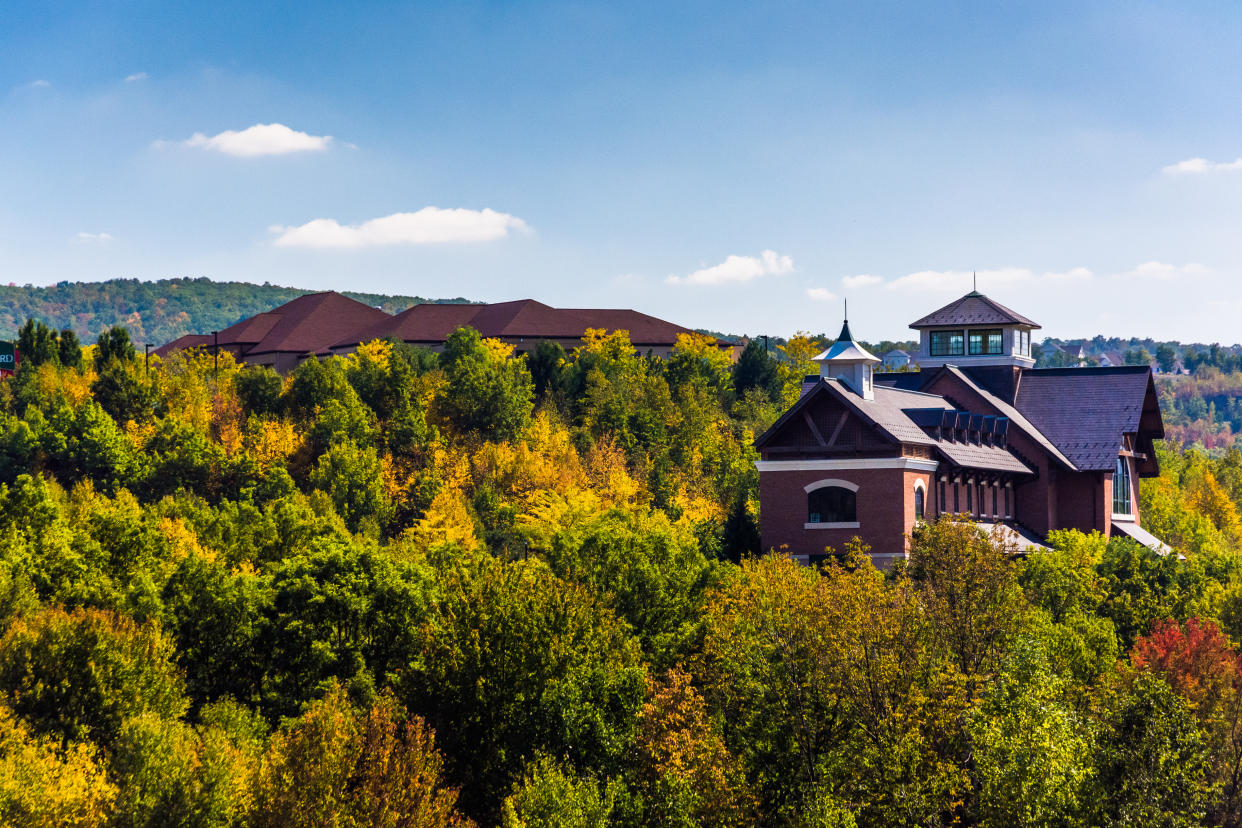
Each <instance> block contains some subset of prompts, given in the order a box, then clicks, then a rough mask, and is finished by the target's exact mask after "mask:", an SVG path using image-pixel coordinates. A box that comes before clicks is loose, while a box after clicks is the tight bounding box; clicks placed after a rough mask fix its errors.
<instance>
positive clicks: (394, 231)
mask: <svg viewBox="0 0 1242 828" xmlns="http://www.w3.org/2000/svg"><path fill="white" fill-rule="evenodd" d="M268 229H269V230H271V231H272V232H273V233H279V234H280V236H279V237H278V238H277V239H276V241H275V242H274V244H275V245H276V246H277V247H316V248H327V247H336V248H357V247H380V246H386V245H396V244H443V243H447V242H484V241H493V240H495V239H502V238H504V237H505V236H507V235H509V232H510V231H516V232H522V233H526V232H530V227H529V226H528V225H527V224H526V222H524V221H522V220H521V219H520V218H518V217H517V216H511V215H509V214H508V213H498V212H496V211H495V210H491V209H483V210H466V209H463V208H460V207H458V208H452V209H447V210H442V209H440V208H439V207H424V208H423V209H421V210H419V211H418V212H415V213H393V214H392V215H391V216H383V217H382V218H376V219H371V220H370V221H364V222H363V223H362V224H353V225H346V224H340V223H339V222H337V221H336V220H335V219H315V220H314V221H308V222H307V223H306V224H303V225H301V226H298V227H281V226H274V227H271V228H268Z"/></svg>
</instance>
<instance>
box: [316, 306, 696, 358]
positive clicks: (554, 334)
mask: <svg viewBox="0 0 1242 828" xmlns="http://www.w3.org/2000/svg"><path fill="white" fill-rule="evenodd" d="M466 325H468V326H470V327H472V328H474V329H475V330H476V331H478V332H479V333H480V334H482V335H483V336H485V337H507V338H516V339H580V338H582V337H583V336H584V335H585V334H586V332H587V329H588V328H601V329H603V330H606V331H621V330H623V331H628V332H629V335H630V342H632V343H633V344H635V345H672V344H673V343H674V342H676V341H677V336H678V335H679V334H683V333H692V331H691V330H690V329H689V328H683V327H681V326H680V325H674V324H672V323H671V322H665V321H664V320H662V319H657V318H655V317H654V316H648V315H647V314H645V313H639V312H638V311H633V310H620V309H618V310H610V309H592V308H572V309H567V308H553V307H550V306H548V305H545V304H543V303H542V302H536V301H535V300H533V299H519V300H517V301H513V302H497V303H495V304H491V305H432V304H422V305H415V306H414V307H412V308H409V309H408V310H405V311H402V312H401V313H399V314H397V315H396V316H394V317H391V318H389V319H384V320H380V321H378V322H376V323H375V324H374V325H370V326H368V327H366V328H362V329H360V330H356V331H353V332H351V333H350V335H349V336H347V337H344V338H342V339H339V340H337V341H336V342H335V343H333V345H334V347H338V348H344V347H348V346H350V345H357V344H358V343H359V342H367V341H370V340H372V339H385V338H388V337H392V338H394V339H400V340H402V341H403V342H443V341H444V340H446V339H448V337H449V335H450V334H452V333H453V331H455V330H457V329H458V328H460V327H462V326H466Z"/></svg>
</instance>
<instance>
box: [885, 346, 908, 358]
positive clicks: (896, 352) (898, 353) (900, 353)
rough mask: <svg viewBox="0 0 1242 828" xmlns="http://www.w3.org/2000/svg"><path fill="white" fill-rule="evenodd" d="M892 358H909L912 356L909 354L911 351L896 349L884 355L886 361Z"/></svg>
mask: <svg viewBox="0 0 1242 828" xmlns="http://www.w3.org/2000/svg"><path fill="white" fill-rule="evenodd" d="M891 356H895V357H908V356H910V352H909V351H905V350H902V349H901V348H894V349H893V350H891V351H888V352H887V353H885V354H884V358H885V359H888V358H889V357H891Z"/></svg>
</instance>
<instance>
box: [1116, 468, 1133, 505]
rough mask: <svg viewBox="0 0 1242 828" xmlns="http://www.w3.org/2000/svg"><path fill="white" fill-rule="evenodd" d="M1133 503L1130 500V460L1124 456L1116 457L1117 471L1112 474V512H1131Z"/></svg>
mask: <svg viewBox="0 0 1242 828" xmlns="http://www.w3.org/2000/svg"><path fill="white" fill-rule="evenodd" d="M1133 510H1134V505H1133V504H1132V503H1131V502H1130V461H1129V460H1127V459H1126V458H1124V457H1118V458H1117V471H1116V473H1114V474H1113V514H1114V515H1129V514H1133Z"/></svg>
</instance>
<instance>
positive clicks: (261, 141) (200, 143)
mask: <svg viewBox="0 0 1242 828" xmlns="http://www.w3.org/2000/svg"><path fill="white" fill-rule="evenodd" d="M175 143H176V144H177V145H178V146H183V147H190V148H193V149H204V150H211V151H213V152H222V153H224V154H225V155H232V156H236V157H238V158H257V157H259V156H262V155H288V154H289V153H293V152H323V151H324V150H326V149H327V148H328V147H329V146H330V145H331V144H332V136H331V135H308V134H307V133H305V132H298V131H297V130H296V129H290V128H289V127H287V126H285V125H284V124H255V125H254V126H252V127H247V128H246V129H243V130H241V131H240V132H238V131H236V130H232V129H228V130H225V131H224V132H221V133H220V134H219V135H212V136H210V137H208V136H206V135H204V134H203V133H201V132H196V133H194V134H193V135H192V136H190V137H189V138H188V139H187V140H185V141H180V142H175ZM168 145H169V142H167V141H156V142H155V146H156V147H161V148H162V147H165V146H168Z"/></svg>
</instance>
